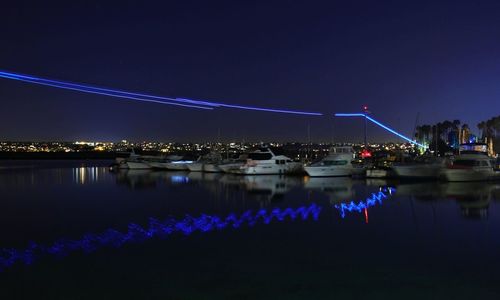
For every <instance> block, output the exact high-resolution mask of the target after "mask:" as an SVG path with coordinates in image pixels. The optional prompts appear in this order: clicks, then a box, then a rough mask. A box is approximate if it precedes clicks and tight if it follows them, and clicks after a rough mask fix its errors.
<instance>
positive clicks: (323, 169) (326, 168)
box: [304, 147, 354, 177]
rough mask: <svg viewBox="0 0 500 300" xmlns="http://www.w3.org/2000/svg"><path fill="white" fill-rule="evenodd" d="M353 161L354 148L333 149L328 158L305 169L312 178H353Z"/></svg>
mask: <svg viewBox="0 0 500 300" xmlns="http://www.w3.org/2000/svg"><path fill="white" fill-rule="evenodd" d="M353 159H354V150H353V149H352V147H332V149H330V152H329V153H328V156H326V157H324V158H323V159H321V160H320V161H318V162H314V163H312V164H310V165H309V166H305V167H304V169H305V170H306V172H307V174H308V175H309V176H311V177H321V176H323V177H327V176H351V175H352V174H353V166H352V163H351V161H352V160H353Z"/></svg>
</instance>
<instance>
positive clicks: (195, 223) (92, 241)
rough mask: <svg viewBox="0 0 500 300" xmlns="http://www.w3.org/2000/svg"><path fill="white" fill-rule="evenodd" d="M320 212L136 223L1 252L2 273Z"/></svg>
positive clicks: (310, 208)
mask: <svg viewBox="0 0 500 300" xmlns="http://www.w3.org/2000/svg"><path fill="white" fill-rule="evenodd" d="M320 212H321V207H320V206H318V205H316V204H314V203H313V204H311V205H309V206H302V207H299V208H296V209H293V208H285V209H279V208H275V209H273V210H270V211H268V210H265V209H261V210H259V211H257V213H255V214H253V213H252V211H246V212H245V213H243V214H241V215H240V216H237V215H236V214H229V215H228V216H227V217H226V218H219V217H217V216H210V215H201V216H200V217H197V218H194V217H191V216H186V217H185V218H184V219H182V220H176V219H173V218H169V219H167V220H164V221H160V220H157V219H150V221H149V227H147V228H143V227H141V226H139V225H137V224H130V225H129V226H128V231H127V232H126V233H123V232H120V231H117V230H114V229H108V230H107V231H104V232H103V233H101V234H86V235H84V236H83V237H82V238H81V239H79V240H58V241H56V242H54V243H53V244H52V245H50V246H43V245H39V244H36V243H31V244H30V245H29V246H28V248H26V249H23V250H16V249H0V270H2V269H3V268H6V267H10V266H12V265H13V264H15V263H17V262H22V263H24V264H28V265H29V264H32V263H33V262H34V261H35V260H36V259H37V258H39V257H40V256H43V255H55V256H66V255H68V254H69V253H71V252H75V251H83V252H85V253H89V252H93V251H95V250H97V249H98V248H102V247H106V246H113V247H115V248H116V247H121V246H122V245H124V244H127V243H133V242H141V241H144V240H147V239H151V238H155V237H159V238H165V237H167V236H169V235H171V234H174V233H181V234H184V235H190V234H192V233H194V232H196V231H200V232H207V231H212V230H220V229H224V228H227V227H233V228H239V227H241V226H242V225H243V224H247V225H248V226H253V225H255V224H256V223H258V222H262V223H264V224H269V223H271V221H273V220H277V221H284V220H285V219H286V218H289V219H291V220H295V219H297V218H301V219H302V220H307V219H308V218H309V217H312V219H313V220H315V221H316V220H318V217H319V214H320Z"/></svg>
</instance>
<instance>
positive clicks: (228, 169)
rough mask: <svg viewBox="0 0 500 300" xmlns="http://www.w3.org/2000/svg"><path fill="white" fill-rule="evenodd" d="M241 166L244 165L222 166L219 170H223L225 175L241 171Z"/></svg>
mask: <svg viewBox="0 0 500 300" xmlns="http://www.w3.org/2000/svg"><path fill="white" fill-rule="evenodd" d="M241 166H243V163H235V164H222V165H219V166H218V167H219V169H221V170H222V172H224V173H231V171H233V170H237V169H239V168H240V167H241Z"/></svg>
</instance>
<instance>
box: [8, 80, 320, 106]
mask: <svg viewBox="0 0 500 300" xmlns="http://www.w3.org/2000/svg"><path fill="white" fill-rule="evenodd" d="M0 77H1V78H5V79H12V80H17V81H22V82H28V83H34V84H38V85H44V86H50V87H55V88H60V89H66V90H73V91H79V92H84V93H91V94H98V95H104V96H112V97H119V98H123V99H130V100H136V101H144V102H152V103H159V104H166V105H177V106H184V107H189V108H198V109H209V110H211V109H214V108H233V109H242V110H253V111H264V112H274V113H285V114H296V115H309V116H321V115H323V114H322V113H318V112H306V111H296V110H286V109H272V108H263V107H252V106H244V105H234V104H225V103H217V102H211V101H200V100H191V99H185V98H172V97H162V96H157V95H149V94H142V93H133V92H128V91H121V90H116V89H109V88H102V87H96V86H91V85H84V84H76V83H71V82H64V81H58V80H51V79H46V78H40V77H36V76H31V75H30V76H28V75H22V74H17V73H12V72H5V71H0ZM160 100H162V101H160Z"/></svg>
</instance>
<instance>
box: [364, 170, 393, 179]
mask: <svg viewBox="0 0 500 300" xmlns="http://www.w3.org/2000/svg"><path fill="white" fill-rule="evenodd" d="M388 176H389V172H388V171H387V170H380V169H368V170H366V177H368V178H386V177H388Z"/></svg>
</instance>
